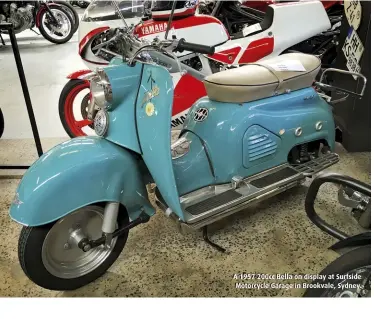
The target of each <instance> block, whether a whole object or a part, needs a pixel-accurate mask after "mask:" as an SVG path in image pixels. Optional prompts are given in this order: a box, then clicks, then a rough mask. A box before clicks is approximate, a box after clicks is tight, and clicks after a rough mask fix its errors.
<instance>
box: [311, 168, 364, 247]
mask: <svg viewBox="0 0 374 319" xmlns="http://www.w3.org/2000/svg"><path fill="white" fill-rule="evenodd" d="M325 183H334V184H339V185H342V186H344V187H348V188H351V189H354V190H355V191H358V192H359V193H362V194H364V195H366V196H368V197H371V188H370V185H368V184H365V183H363V182H360V181H358V180H356V179H354V178H352V177H349V176H345V175H340V174H335V173H327V174H323V175H320V176H318V177H316V178H315V179H314V180H313V182H312V183H311V184H310V186H309V189H308V192H307V194H306V198H305V211H306V214H307V216H308V217H309V219H310V220H311V221H312V222H313V223H314V224H315V225H316V226H318V227H319V228H320V229H322V230H323V231H324V232H326V233H328V234H329V235H331V236H333V237H335V238H337V239H339V240H344V239H346V238H348V237H349V236H348V235H347V234H345V233H343V232H341V231H340V230H338V229H337V228H335V227H334V226H331V225H329V224H327V223H326V222H325V221H324V220H323V219H322V218H321V217H319V216H318V214H317V213H316V211H315V209H314V202H315V200H316V197H317V194H318V191H319V189H320V187H321V186H322V185H323V184H325Z"/></svg>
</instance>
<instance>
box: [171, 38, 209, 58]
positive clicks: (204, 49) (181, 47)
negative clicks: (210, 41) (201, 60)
mask: <svg viewBox="0 0 374 319" xmlns="http://www.w3.org/2000/svg"><path fill="white" fill-rule="evenodd" d="M214 49H215V48H214V47H210V46H207V45H202V44H196V43H190V42H186V41H185V40H184V39H180V40H179V42H178V46H177V47H176V50H177V51H179V52H183V51H185V50H186V51H191V52H196V53H202V54H213V53H214Z"/></svg>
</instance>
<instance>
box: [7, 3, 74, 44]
mask: <svg viewBox="0 0 374 319" xmlns="http://www.w3.org/2000/svg"><path fill="white" fill-rule="evenodd" d="M1 22H10V23H12V24H13V28H14V32H15V33H16V34H17V33H20V32H22V31H25V30H27V29H31V30H33V27H37V28H38V29H39V31H40V33H41V34H42V36H43V37H44V38H45V39H46V40H48V41H50V42H52V43H55V44H62V43H66V42H68V41H69V40H70V39H71V37H72V36H73V34H74V32H75V31H76V27H75V24H74V21H73V19H72V16H71V13H69V11H68V9H67V7H66V6H63V5H61V4H58V3H49V2H47V1H2V2H1V3H0V23H1ZM33 31H34V30H33ZM34 32H35V31H34ZM1 33H3V34H7V31H6V30H1V29H0V39H1V40H2V42H3V44H5V43H4V41H3V39H2V37H1Z"/></svg>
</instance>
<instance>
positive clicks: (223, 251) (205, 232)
mask: <svg viewBox="0 0 374 319" xmlns="http://www.w3.org/2000/svg"><path fill="white" fill-rule="evenodd" d="M203 238H204V241H205V242H206V243H208V244H209V245H210V246H212V247H213V248H215V249H217V250H218V251H219V252H221V253H225V252H226V249H225V248H223V247H221V246H219V245H217V244H215V243H213V242H211V241H210V239H209V237H208V226H204V227H203Z"/></svg>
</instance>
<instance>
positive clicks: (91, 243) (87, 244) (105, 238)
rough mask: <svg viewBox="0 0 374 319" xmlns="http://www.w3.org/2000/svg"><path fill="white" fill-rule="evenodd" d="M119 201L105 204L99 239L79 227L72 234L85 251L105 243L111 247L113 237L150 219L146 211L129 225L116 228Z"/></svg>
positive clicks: (71, 236) (76, 242) (107, 246)
mask: <svg viewBox="0 0 374 319" xmlns="http://www.w3.org/2000/svg"><path fill="white" fill-rule="evenodd" d="M119 205H120V204H119V203H117V202H108V203H107V204H106V205H105V210H104V219H103V225H102V226H101V231H102V235H101V237H100V238H99V239H95V240H92V239H89V238H87V237H85V236H84V235H83V234H82V233H79V229H78V230H77V231H75V232H77V233H75V232H73V233H72V234H71V235H70V238H73V241H74V243H75V244H76V245H77V246H78V247H79V248H80V249H82V250H83V251H84V252H87V251H89V250H90V249H92V248H95V247H98V246H100V245H104V246H105V248H110V247H111V245H112V240H113V238H115V237H117V236H121V235H122V234H124V233H125V232H126V231H128V230H130V229H131V228H134V227H135V226H137V225H139V224H143V223H146V222H148V221H149V219H150V217H149V215H147V214H146V213H145V212H142V213H141V214H140V216H139V217H138V218H137V219H134V220H133V221H131V222H130V223H128V224H127V225H124V226H123V227H121V228H118V229H116V226H117V217H118V212H119Z"/></svg>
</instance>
